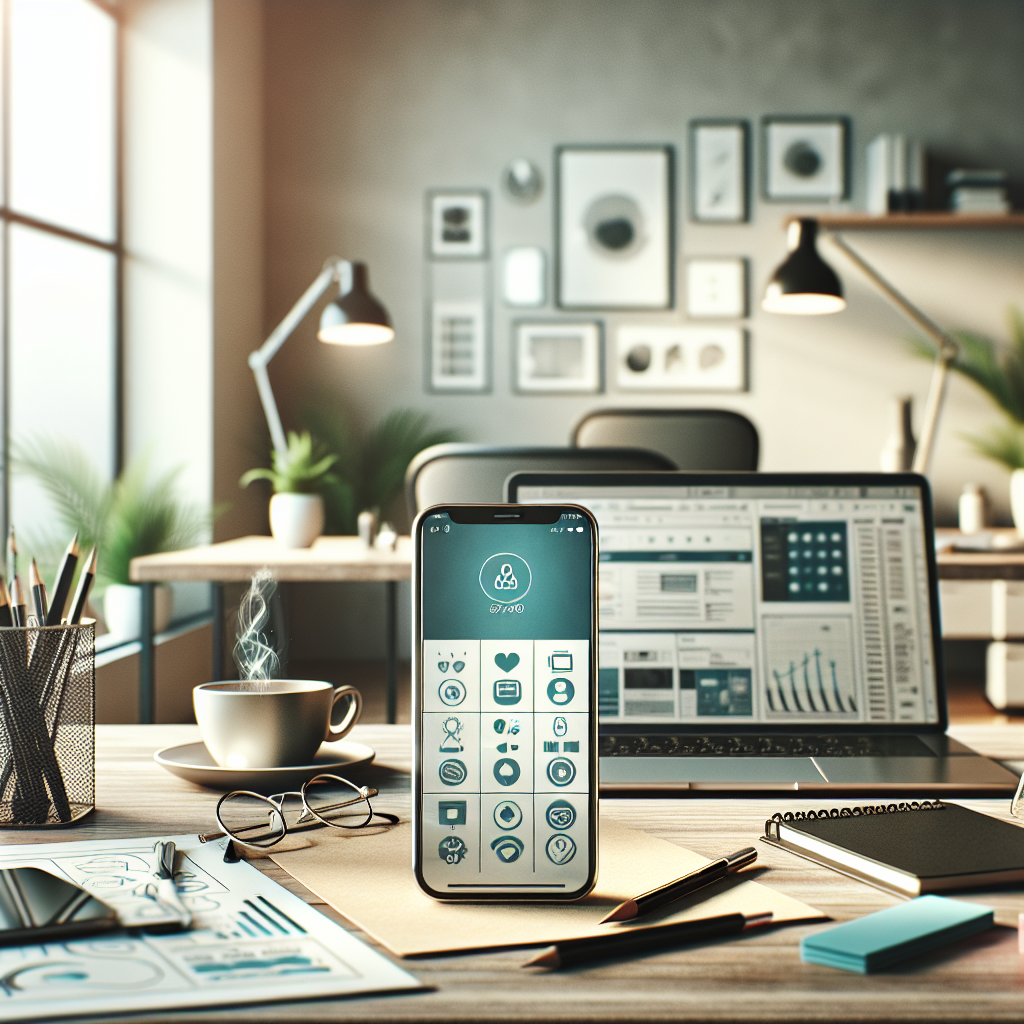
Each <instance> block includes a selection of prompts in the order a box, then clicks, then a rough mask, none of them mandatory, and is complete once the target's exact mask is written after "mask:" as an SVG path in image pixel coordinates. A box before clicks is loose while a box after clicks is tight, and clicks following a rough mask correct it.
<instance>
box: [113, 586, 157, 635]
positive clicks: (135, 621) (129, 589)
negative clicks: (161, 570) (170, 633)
mask: <svg viewBox="0 0 1024 1024" xmlns="http://www.w3.org/2000/svg"><path fill="white" fill-rule="evenodd" d="M173 611H174V591H173V590H172V589H171V588H170V587H169V586H168V585H167V584H166V583H160V584H158V585H157V587H156V589H155V592H154V595H153V630H154V632H156V633H163V632H164V630H166V629H167V627H168V626H169V625H170V624H171V614H172V612H173ZM103 621H104V622H105V623H106V624H107V629H108V630H109V631H110V634H111V636H115V637H117V638H118V639H119V640H134V639H136V638H137V637H138V636H139V635H140V634H141V633H142V587H140V586H137V585H135V584H129V583H111V584H110V586H109V587H107V589H106V592H105V593H104V595H103Z"/></svg>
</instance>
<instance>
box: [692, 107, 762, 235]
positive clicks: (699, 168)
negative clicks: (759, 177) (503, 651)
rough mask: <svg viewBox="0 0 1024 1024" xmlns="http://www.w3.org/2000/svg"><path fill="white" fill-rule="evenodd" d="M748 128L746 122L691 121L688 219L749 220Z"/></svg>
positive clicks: (716, 220) (722, 221) (715, 220)
mask: <svg viewBox="0 0 1024 1024" xmlns="http://www.w3.org/2000/svg"><path fill="white" fill-rule="evenodd" d="M748 139H749V126H748V124H747V122H746V121H711V120H701V121H691V122H690V219H691V220H695V221H707V222H709V223H716V222H718V223H736V222H739V221H745V220H747V219H749V216H750V212H749V204H748V202H747V196H748V193H749V185H748V181H747V178H748V170H749V166H750V157H749V142H748Z"/></svg>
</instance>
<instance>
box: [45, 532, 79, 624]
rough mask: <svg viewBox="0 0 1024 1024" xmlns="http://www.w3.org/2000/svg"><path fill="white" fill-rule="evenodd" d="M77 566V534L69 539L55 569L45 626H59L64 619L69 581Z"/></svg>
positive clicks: (69, 590) (69, 586)
mask: <svg viewBox="0 0 1024 1024" xmlns="http://www.w3.org/2000/svg"><path fill="white" fill-rule="evenodd" d="M77 566H78V533H77V532H76V533H75V535H74V537H72V538H71V543H70V544H68V546H67V549H66V550H65V552H64V557H63V558H62V559H61V560H60V565H59V566H58V567H57V577H56V579H55V580H54V581H53V593H52V594H51V595H50V608H49V611H48V612H47V613H46V623H45V624H46V625H47V626H59V625H60V624H61V620H62V619H63V618H64V607H65V605H67V603H68V594H70V593H71V581H72V580H73V579H74V578H75V568H76V567H77Z"/></svg>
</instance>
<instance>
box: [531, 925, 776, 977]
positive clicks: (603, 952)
mask: <svg viewBox="0 0 1024 1024" xmlns="http://www.w3.org/2000/svg"><path fill="white" fill-rule="evenodd" d="M771 917H772V915H771V913H766V914H753V915H747V916H744V915H743V914H721V915H719V916H718V917H705V918H702V919H701V920H698V921H676V922H675V923H673V924H659V925H654V926H652V927H648V928H626V929H622V930H618V931H611V932H609V933H608V934H607V935H601V936H598V937H597V938H585V939H569V940H567V941H565V942H558V943H556V944H555V945H554V946H550V947H548V948H547V949H545V950H544V951H543V952H542V953H538V954H537V956H535V957H534V958H533V959H532V960H528V961H527V962H526V963H525V964H523V966H524V967H548V968H550V969H551V970H558V969H559V968H562V967H576V966H578V965H580V964H592V963H596V962H597V961H599V960H609V959H612V958H613V957H616V958H617V957H624V956H633V955H636V954H638V953H646V952H649V951H652V950H663V949H672V948H674V947H676V946H685V945H688V944H690V943H693V942H705V941H707V940H709V939H718V938H722V937H723V936H726V935H735V934H737V933H738V932H741V931H743V929H744V928H748V927H754V926H755V925H759V924H766V923H768V922H769V921H770V920H771Z"/></svg>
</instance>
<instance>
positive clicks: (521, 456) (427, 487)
mask: <svg viewBox="0 0 1024 1024" xmlns="http://www.w3.org/2000/svg"><path fill="white" fill-rule="evenodd" d="M675 468H676V467H675V465H674V464H673V463H672V461H671V460H670V459H668V458H667V457H666V456H664V455H659V454H658V453H657V452H651V451H645V450H643V449H641V448H631V447H620V448H595V447H588V448H500V447H492V446H490V445H479V444H435V445H433V446H431V447H430V448H424V450H423V451H421V452H420V453H419V455H417V456H416V458H414V459H413V460H412V462H410V463H409V468H408V469H407V470H406V471H405V495H406V500H407V502H408V504H409V512H410V514H411V515H415V514H416V513H417V512H418V511H419V510H420V509H424V508H429V507H430V506H431V505H439V504H442V503H444V502H457V501H484V502H488V501H490V502H501V501H504V500H505V481H506V480H507V479H508V478H509V477H510V476H511V475H512V474H513V473H518V472H521V471H523V470H560V469H569V470H579V471H583V472H587V471H594V470H602V469H607V470H620V471H628V470H652V469H653V470H666V469H667V470H671V469H675Z"/></svg>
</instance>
